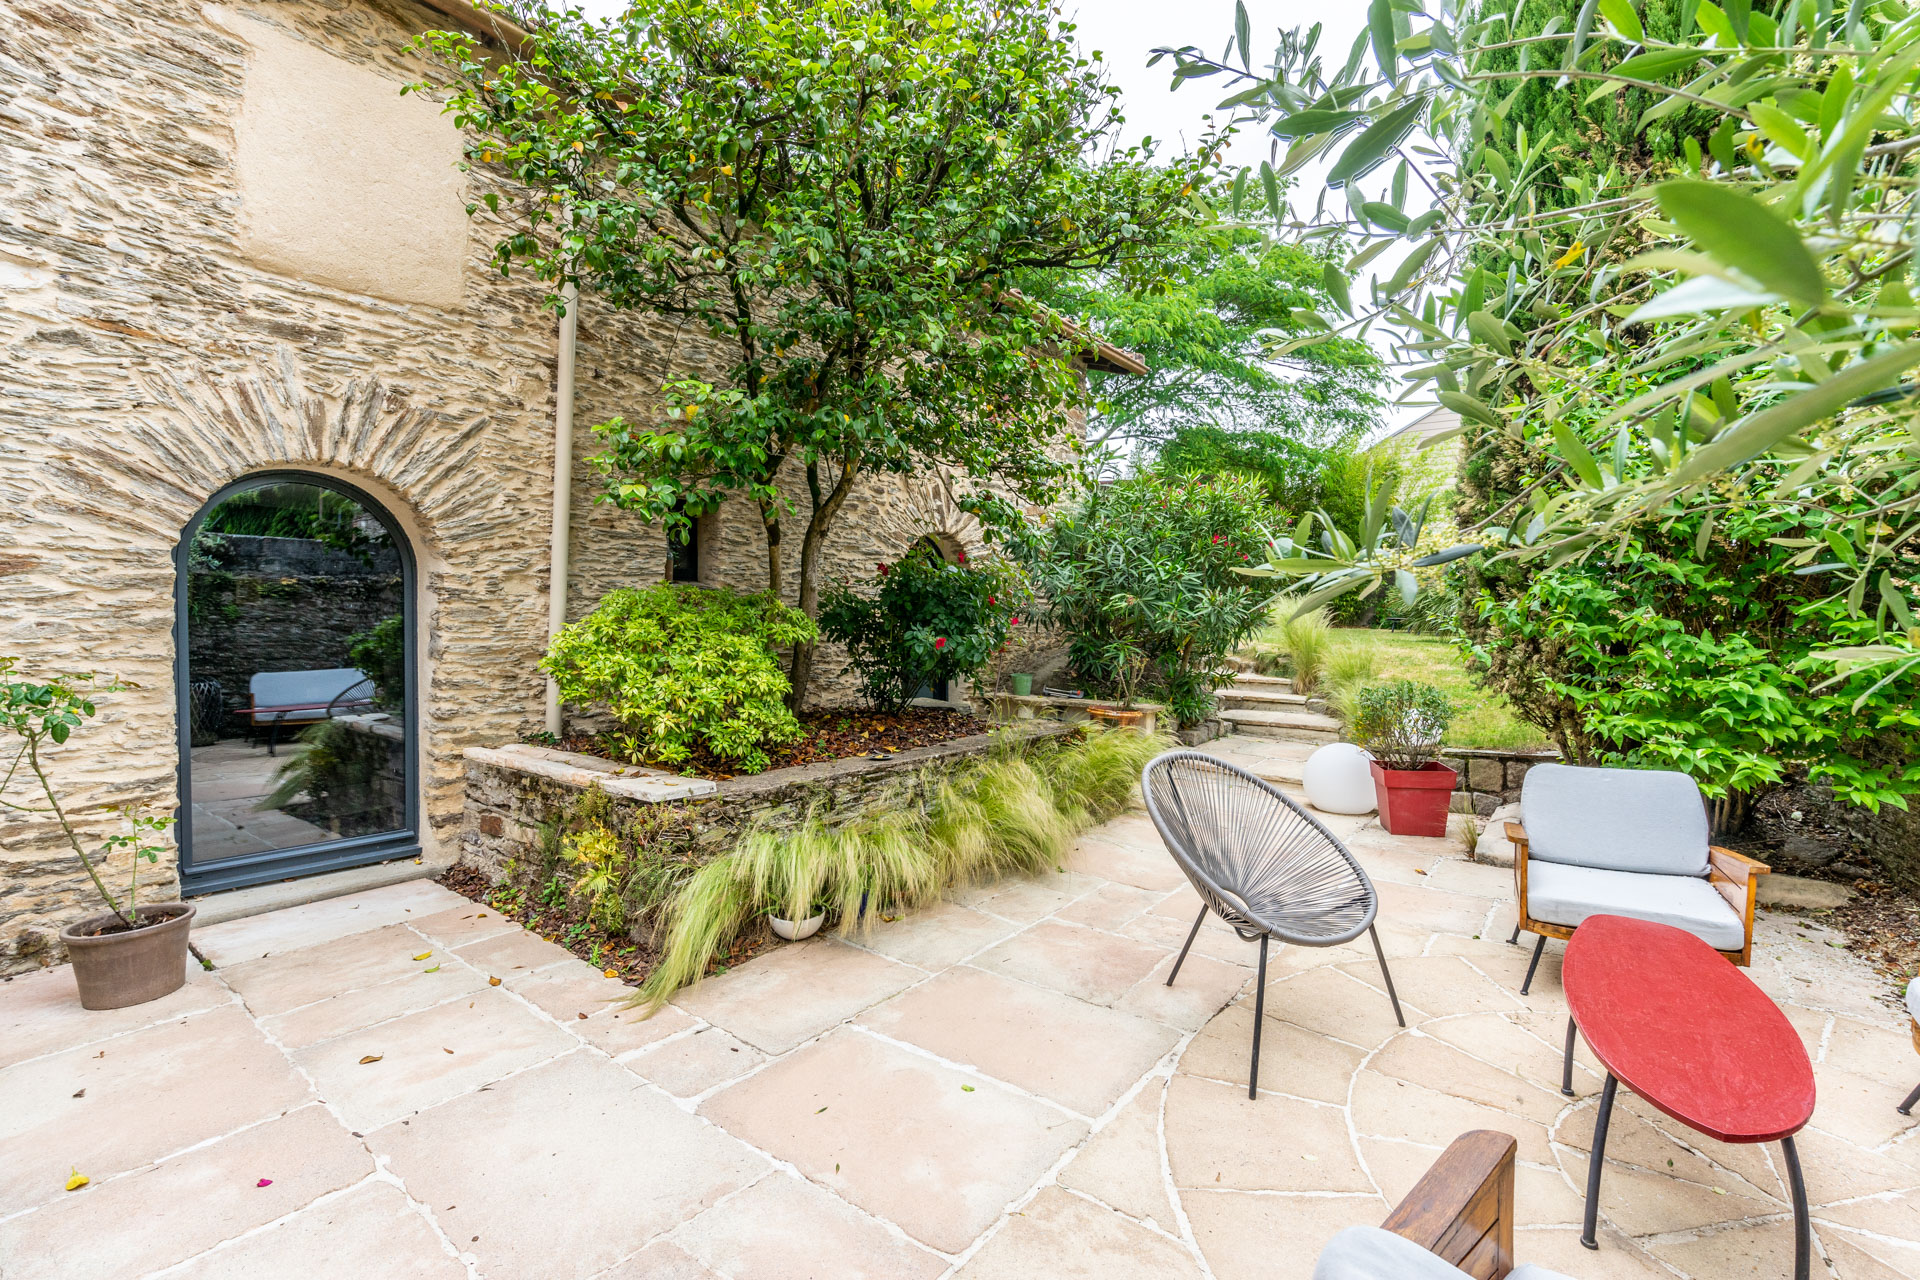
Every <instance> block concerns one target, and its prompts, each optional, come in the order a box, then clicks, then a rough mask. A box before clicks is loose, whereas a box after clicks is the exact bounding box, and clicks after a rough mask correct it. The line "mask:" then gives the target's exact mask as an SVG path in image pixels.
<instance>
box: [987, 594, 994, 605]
mask: <svg viewBox="0 0 1920 1280" xmlns="http://www.w3.org/2000/svg"><path fill="white" fill-rule="evenodd" d="M987 603H988V604H992V603H993V597H992V596H988V597H987Z"/></svg>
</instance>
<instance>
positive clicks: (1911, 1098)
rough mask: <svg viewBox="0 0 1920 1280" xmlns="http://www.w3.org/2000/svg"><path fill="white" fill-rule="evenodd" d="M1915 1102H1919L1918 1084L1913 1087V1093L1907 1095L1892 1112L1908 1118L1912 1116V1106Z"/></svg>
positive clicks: (1919, 1088) (1919, 1090) (1919, 1085)
mask: <svg viewBox="0 0 1920 1280" xmlns="http://www.w3.org/2000/svg"><path fill="white" fill-rule="evenodd" d="M1916 1102H1920V1084H1917V1085H1915V1086H1914V1087H1913V1092H1912V1093H1910V1094H1908V1095H1907V1100H1906V1101H1905V1102H1903V1103H1901V1104H1900V1105H1899V1106H1897V1107H1895V1108H1894V1110H1895V1111H1898V1112H1899V1113H1900V1114H1901V1115H1903V1116H1910V1115H1912V1114H1913V1104H1914V1103H1916Z"/></svg>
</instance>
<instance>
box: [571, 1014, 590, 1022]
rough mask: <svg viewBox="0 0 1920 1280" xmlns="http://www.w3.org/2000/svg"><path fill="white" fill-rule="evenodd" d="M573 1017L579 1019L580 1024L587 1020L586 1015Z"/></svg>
mask: <svg viewBox="0 0 1920 1280" xmlns="http://www.w3.org/2000/svg"><path fill="white" fill-rule="evenodd" d="M574 1017H576V1018H578V1019H580V1021H582V1022H585V1021H586V1020H587V1015H586V1014H584V1013H576V1014H575V1015H574Z"/></svg>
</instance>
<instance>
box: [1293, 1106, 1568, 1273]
mask: <svg viewBox="0 0 1920 1280" xmlns="http://www.w3.org/2000/svg"><path fill="white" fill-rule="evenodd" d="M1516 1145H1517V1144H1516V1143H1515V1141H1514V1139H1513V1137H1512V1135H1510V1134H1505V1133H1499V1132H1496V1131H1494V1130H1492V1129H1475V1130H1473V1131H1472V1132H1470V1133H1463V1134H1461V1135H1460V1136H1459V1137H1457V1138H1455V1139H1454V1140H1453V1145H1452V1146H1449V1147H1448V1148H1447V1149H1446V1150H1445V1151H1444V1152H1442V1153H1441V1155H1440V1158H1439V1159H1438V1160H1436V1161H1434V1162H1433V1165H1432V1167H1431V1168H1429V1169H1428V1170H1427V1171H1426V1173H1425V1174H1424V1175H1422V1176H1421V1179H1420V1181H1419V1182H1417V1183H1415V1184H1414V1188H1413V1190H1411V1191H1409V1192H1408V1193H1407V1195H1406V1198H1405V1199H1404V1200H1402V1201H1401V1202H1400V1203H1399V1205H1397V1206H1396V1207H1395V1208H1394V1210H1393V1212H1392V1213H1391V1214H1389V1215H1387V1220H1386V1222H1385V1223H1383V1224H1382V1225H1381V1226H1378V1227H1349V1228H1347V1229H1346V1230H1345V1231H1342V1232H1341V1233H1340V1234H1339V1235H1337V1236H1335V1237H1334V1238H1333V1239H1332V1240H1331V1241H1329V1242H1328V1244H1327V1247H1326V1248H1325V1249H1324V1250H1322V1251H1321V1254H1320V1259H1319V1262H1318V1264H1317V1265H1316V1266H1315V1267H1314V1270H1313V1280H1567V1277H1565V1276H1563V1275H1561V1274H1560V1273H1559V1272H1557V1271H1547V1270H1545V1269H1543V1268H1541V1267H1536V1266H1533V1265H1531V1264H1522V1265H1518V1266H1516V1265H1515V1264H1514V1258H1513V1219H1514V1152H1515V1148H1516Z"/></svg>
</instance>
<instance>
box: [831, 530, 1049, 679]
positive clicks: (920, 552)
mask: <svg viewBox="0 0 1920 1280" xmlns="http://www.w3.org/2000/svg"><path fill="white" fill-rule="evenodd" d="M1031 598H1032V597H1031V593H1030V592H1029V591H1028V590H1027V588H1026V584H1025V583H1024V581H1023V580H1022V578H1021V575H1020V573H1019V571H1018V570H1017V569H1015V568H1014V567H1013V566H1012V565H1009V564H1004V563H1002V564H993V565H987V566H976V565H969V564H967V563H965V557H964V554H963V556H962V562H961V563H960V564H948V563H947V562H946V561H944V560H942V559H941V558H940V556H939V554H938V553H937V552H935V551H934V550H933V549H932V548H930V547H924V546H923V547H918V548H915V549H914V550H912V551H910V552H908V553H907V554H906V555H904V556H902V557H901V558H900V559H899V560H898V561H896V562H895V563H893V564H890V565H889V564H882V565H881V566H879V572H878V574H877V575H876V576H875V578H874V579H873V581H872V582H871V583H870V584H869V585H868V587H867V589H866V590H863V591H855V590H854V589H853V588H852V587H851V586H850V585H848V583H846V582H845V581H841V582H838V583H834V584H832V585H830V586H829V587H828V588H827V591H826V593H825V599H824V600H823V601H822V602H821V605H820V633H821V634H822V635H823V636H825V637H826V638H827V639H829V640H835V641H838V642H839V643H840V644H843V645H845V646H846V649H847V659H848V661H847V667H846V670H848V671H852V672H854V673H856V674H857V675H858V676H859V678H860V685H861V688H862V690H863V691H864V692H865V694H866V696H867V701H869V702H871V703H872V704H873V705H874V706H875V707H876V708H878V709H880V710H882V711H894V710H898V709H899V708H900V707H903V706H905V705H906V704H907V703H908V702H909V701H911V700H912V699H913V697H914V696H915V695H916V694H917V693H918V692H919V691H920V689H921V687H922V686H934V685H938V684H939V683H940V682H941V681H943V680H948V681H951V680H972V679H974V678H975V677H976V676H977V675H978V674H979V672H980V669H981V668H982V667H984V666H986V665H987V661H988V659H990V658H992V656H993V655H994V653H995V652H996V651H997V650H998V649H999V648H1000V647H1001V646H1002V645H1004V644H1006V642H1007V637H1008V636H1009V635H1010V634H1011V631H1012V628H1013V626H1014V625H1016V624H1015V620H1016V619H1017V618H1018V617H1019V616H1020V614H1021V612H1022V611H1023V610H1025V609H1026V606H1027V602H1028V601H1029V600H1030V599H1031Z"/></svg>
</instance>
